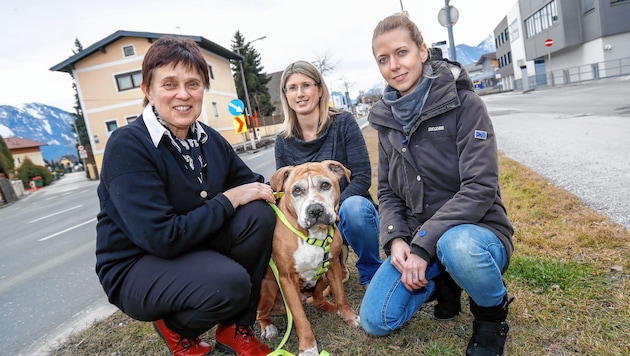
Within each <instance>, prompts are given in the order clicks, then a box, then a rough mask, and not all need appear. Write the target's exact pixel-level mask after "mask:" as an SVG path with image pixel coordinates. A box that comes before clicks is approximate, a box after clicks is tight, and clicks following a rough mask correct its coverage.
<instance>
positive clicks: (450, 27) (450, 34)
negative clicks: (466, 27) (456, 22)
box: [444, 0, 457, 61]
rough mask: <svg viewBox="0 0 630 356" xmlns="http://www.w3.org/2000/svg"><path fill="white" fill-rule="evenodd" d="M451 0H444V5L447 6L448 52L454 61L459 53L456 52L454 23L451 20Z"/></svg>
mask: <svg viewBox="0 0 630 356" xmlns="http://www.w3.org/2000/svg"><path fill="white" fill-rule="evenodd" d="M449 1H450V0H444V5H445V6H446V9H445V10H446V24H447V26H446V28H447V29H448V43H449V47H448V52H449V57H450V59H451V60H452V61H456V60H457V54H456V52H455V40H454V39H453V23H452V22H451V6H450V5H449Z"/></svg>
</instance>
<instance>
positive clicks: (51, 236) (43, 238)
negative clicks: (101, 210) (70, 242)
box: [37, 218, 96, 241]
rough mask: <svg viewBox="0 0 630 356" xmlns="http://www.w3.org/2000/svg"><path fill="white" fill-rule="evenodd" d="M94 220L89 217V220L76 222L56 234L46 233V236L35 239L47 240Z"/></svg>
mask: <svg viewBox="0 0 630 356" xmlns="http://www.w3.org/2000/svg"><path fill="white" fill-rule="evenodd" d="M94 221H96V218H93V219H90V220H88V221H85V222H82V223H80V224H78V225H74V226H73V227H69V228H67V229H65V230H63V231H59V232H58V233H56V234H52V235H48V236H46V237H42V238H41V239H39V240H37V241H46V240H48V239H52V238H53V237H55V236H58V235H61V234H63V233H65V232H68V231H70V230H74V229H76V228H78V227H81V226H83V225H85V224H89V223H91V222H94Z"/></svg>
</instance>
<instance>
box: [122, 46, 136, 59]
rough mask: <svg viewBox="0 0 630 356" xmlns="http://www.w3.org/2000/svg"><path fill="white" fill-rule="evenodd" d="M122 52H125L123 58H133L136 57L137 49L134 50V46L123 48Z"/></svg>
mask: <svg viewBox="0 0 630 356" xmlns="http://www.w3.org/2000/svg"><path fill="white" fill-rule="evenodd" d="M122 51H123V56H125V57H131V56H135V55H136V49H135V48H133V45H129V46H123V48H122Z"/></svg>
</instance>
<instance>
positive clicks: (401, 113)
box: [383, 66, 433, 134]
mask: <svg viewBox="0 0 630 356" xmlns="http://www.w3.org/2000/svg"><path fill="white" fill-rule="evenodd" d="M424 68H425V72H426V74H427V75H429V76H431V75H432V74H433V71H432V70H431V66H424ZM431 84H433V78H430V77H426V76H423V77H422V80H421V81H420V83H419V84H418V86H417V87H416V88H415V89H414V90H413V91H412V92H411V93H409V94H407V95H405V96H400V93H399V92H398V91H397V90H396V89H394V88H392V87H391V86H389V85H387V87H386V88H385V93H384V94H383V102H384V103H385V104H387V105H389V106H391V108H392V114H393V115H394V119H395V120H396V121H397V122H398V123H399V124H401V125H402V127H403V130H405V134H409V131H410V130H411V128H412V127H413V126H414V125H415V123H416V122H417V121H418V120H419V119H420V113H421V112H422V107H423V106H424V103H425V101H426V100H427V97H428V96H429V91H430V90H431Z"/></svg>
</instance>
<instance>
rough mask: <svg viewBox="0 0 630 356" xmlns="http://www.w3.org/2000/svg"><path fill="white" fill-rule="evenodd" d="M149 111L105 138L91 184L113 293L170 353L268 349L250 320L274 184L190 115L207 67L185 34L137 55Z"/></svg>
mask: <svg viewBox="0 0 630 356" xmlns="http://www.w3.org/2000/svg"><path fill="white" fill-rule="evenodd" d="M142 75H143V81H142V85H141V88H142V91H143V93H144V95H145V98H144V104H145V108H144V111H143V113H142V115H141V116H140V117H139V118H138V119H137V120H136V121H134V122H133V123H131V124H129V125H126V126H123V127H120V128H118V129H116V130H115V131H114V132H113V133H112V135H111V137H110V139H109V140H108V142H107V147H106V148H105V154H104V158H103V166H102V170H101V181H100V184H99V187H98V196H99V199H100V205H101V211H100V213H99V214H98V224H97V240H96V273H97V274H98V276H99V279H100V281H101V284H102V286H103V289H104V290H105V292H106V293H107V296H108V298H109V301H110V302H111V303H112V304H114V305H116V306H117V307H118V308H120V310H122V311H123V312H124V313H125V314H127V315H129V316H130V317H132V318H134V319H137V320H142V321H153V325H154V327H155V329H156V331H157V332H158V334H159V335H160V336H161V337H162V338H163V339H164V341H165V342H166V344H167V346H168V348H169V349H170V351H171V352H172V353H173V354H174V355H188V356H190V355H206V354H208V353H209V352H210V351H211V349H212V347H211V346H210V345H209V344H208V343H206V342H203V341H202V340H201V339H200V337H199V336H200V335H201V334H203V333H204V332H206V331H207V330H209V329H211V328H212V327H214V326H215V325H218V326H217V330H216V347H217V349H219V350H222V351H228V352H232V353H236V354H238V355H266V354H268V353H269V352H271V350H270V349H269V347H267V345H265V344H264V343H262V342H260V341H258V340H257V339H256V338H255V337H254V335H253V332H252V328H251V325H252V324H253V323H254V322H255V320H256V309H257V306H258V300H259V297H260V285H261V282H262V279H263V276H264V275H265V272H266V270H267V266H268V263H269V259H270V256H271V244H272V236H273V230H274V227H275V221H276V218H275V215H274V212H273V210H272V209H271V207H270V206H269V205H268V203H267V202H271V203H274V202H275V200H274V197H273V192H272V190H271V188H270V187H269V185H267V184H264V183H263V177H262V176H261V175H259V174H257V173H254V172H252V171H251V170H250V169H249V168H248V167H247V166H246V165H245V163H244V162H243V161H242V160H241V159H240V158H239V156H238V155H237V154H236V152H235V151H234V150H233V149H232V147H231V145H230V144H229V143H228V142H227V141H226V140H225V139H224V138H223V137H222V136H221V135H220V134H219V133H218V132H217V131H215V130H213V129H212V128H210V127H209V126H207V125H204V124H203V123H201V122H199V121H197V118H198V117H199V115H200V114H201V110H202V104H203V94H204V90H206V89H208V88H209V87H210V81H209V75H208V64H207V62H206V60H205V59H204V57H203V55H202V54H201V51H200V50H199V48H198V47H197V44H196V43H195V42H194V41H192V40H189V39H185V38H174V37H162V38H160V39H158V40H157V41H156V42H155V43H154V44H153V45H152V46H151V47H150V48H149V50H148V52H147V53H146V55H145V57H144V60H143V63H142Z"/></svg>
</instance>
